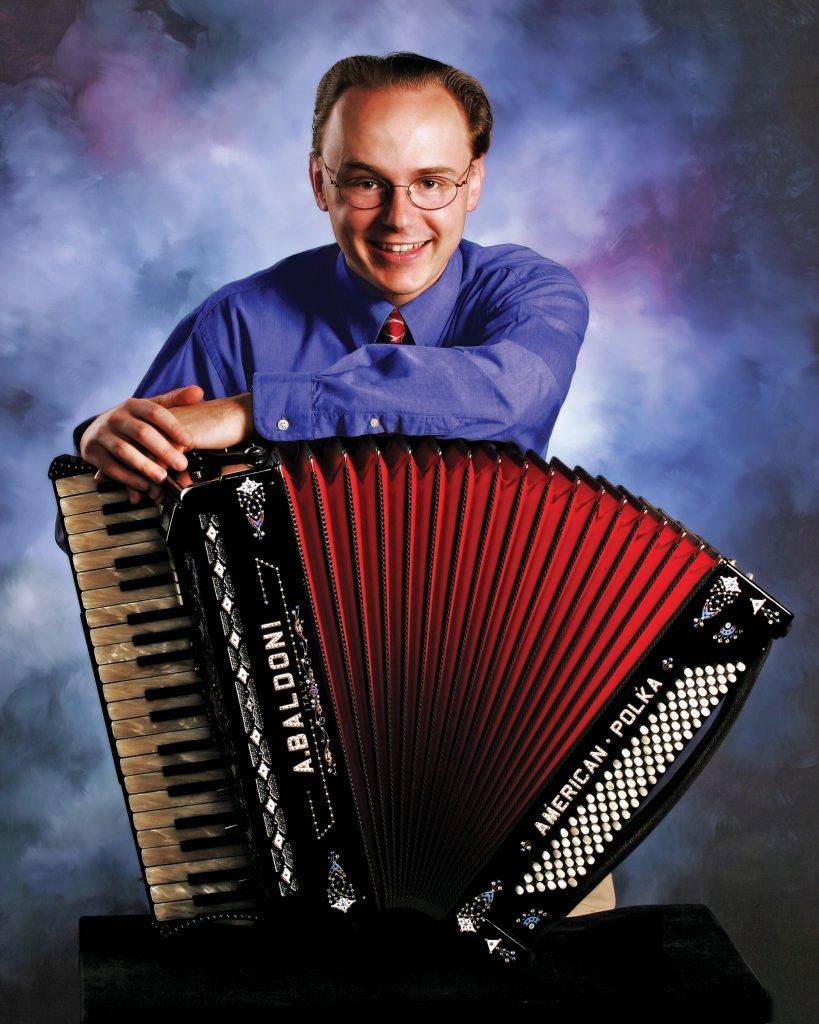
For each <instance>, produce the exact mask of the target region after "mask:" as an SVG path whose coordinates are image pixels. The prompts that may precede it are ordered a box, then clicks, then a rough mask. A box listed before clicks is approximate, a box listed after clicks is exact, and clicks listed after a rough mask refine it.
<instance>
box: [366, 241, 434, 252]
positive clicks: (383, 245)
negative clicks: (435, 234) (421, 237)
mask: <svg viewBox="0 0 819 1024" xmlns="http://www.w3.org/2000/svg"><path fill="white" fill-rule="evenodd" d="M370 241H371V244H372V245H374V246H375V247H376V248H377V249H381V250H383V251H384V252H412V251H413V250H415V249H421V248H422V247H423V246H425V245H427V243H429V242H431V241H432V239H431V238H428V239H427V240H426V241H425V242H402V243H401V244H400V245H399V244H396V245H393V244H391V243H390V242H376V241H374V240H372V239H371V240H370Z"/></svg>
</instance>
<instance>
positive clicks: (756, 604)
mask: <svg viewBox="0 0 819 1024" xmlns="http://www.w3.org/2000/svg"><path fill="white" fill-rule="evenodd" d="M751 607H752V608H753V609H754V615H756V614H757V613H758V612H760V611H761V612H762V617H763V618H764V619H765V621H766V622H767V623H768V625H769V626H777V625H779V622H780V620H781V619H782V615H781V614H780V611H779V609H778V608H774V607H773V605H770V604H768V601H767V598H764V597H752V598H751Z"/></svg>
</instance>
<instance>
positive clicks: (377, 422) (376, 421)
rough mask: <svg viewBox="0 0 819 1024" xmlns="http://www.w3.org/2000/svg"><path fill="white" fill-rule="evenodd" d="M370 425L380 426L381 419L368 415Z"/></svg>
mask: <svg viewBox="0 0 819 1024" xmlns="http://www.w3.org/2000/svg"><path fill="white" fill-rule="evenodd" d="M370 426H371V427H380V426H381V420H380V419H379V418H378V417H377V416H371V417H370Z"/></svg>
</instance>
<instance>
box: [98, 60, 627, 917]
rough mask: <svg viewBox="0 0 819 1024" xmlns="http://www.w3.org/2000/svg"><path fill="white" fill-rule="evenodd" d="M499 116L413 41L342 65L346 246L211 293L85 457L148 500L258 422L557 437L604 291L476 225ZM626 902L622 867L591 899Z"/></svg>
mask: <svg viewBox="0 0 819 1024" xmlns="http://www.w3.org/2000/svg"><path fill="white" fill-rule="evenodd" d="M491 128H492V115H491V109H490V106H489V101H488V99H487V97H486V94H485V93H484V91H483V89H482V87H481V86H480V83H478V82H477V81H476V80H475V79H474V78H472V77H471V76H469V75H466V74H464V73H463V72H461V71H458V70H457V69H454V68H451V67H448V66H447V65H444V64H441V63H439V62H437V61H433V60H429V59H427V58H424V57H420V56H418V55H416V54H400V53H399V54H390V55H389V56H387V57H385V58H380V57H366V56H359V57H350V58H347V59H345V60H342V61H339V62H338V63H337V64H335V65H334V66H333V67H332V68H331V69H330V70H329V71H328V72H327V73H326V74H325V75H324V77H323V78H322V80H321V83H320V84H319V88H318V92H317V97H316V107H315V114H314V119H313V140H312V144H313V149H312V152H311V154H310V163H309V172H310V183H311V186H312V190H313V194H314V197H315V201H316V203H317V205H318V207H319V209H320V210H322V211H324V212H326V213H328V214H329V217H330V223H331V226H332V229H333V234H334V235H335V238H336V243H337V244H335V245H327V246H322V247H320V248H318V249H314V250H311V251H308V252H303V253H298V254H296V255H294V256H290V257H288V258H287V259H284V260H282V261H281V262H280V263H277V264H276V265H275V266H273V267H271V268H269V269H268V270H264V271H261V272H259V273H257V274H254V275H253V276H251V277H249V278H246V279H244V280H242V281H238V282H234V283H232V284H229V285H227V286H226V287H224V288H222V289H220V290H219V291H217V292H216V293H215V294H214V295H212V296H210V297H209V298H208V299H206V300H205V301H204V302H203V303H202V304H201V305H200V306H198V307H197V308H196V309H195V310H194V311H193V312H192V313H190V314H189V315H188V316H187V317H185V318H184V319H183V320H182V321H181V323H180V324H179V325H178V326H177V328H176V329H175V330H174V332H173V333H172V334H171V336H170V338H169V339H168V341H167V342H166V344H165V345H164V347H163V348H162V350H161V352H160V353H159V355H158V356H157V358H156V359H155V360H154V363H153V365H152V366H151V368H150V369H149V371H148V373H147V375H146V376H145V378H144V380H143V381H142V383H141V384H140V386H139V388H138V389H137V392H136V395H135V397H134V398H131V399H128V400H127V401H125V402H123V403H122V404H120V405H118V406H115V407H114V408H113V409H110V410H108V411H107V412H105V413H103V414H102V415H100V416H98V417H96V418H95V419H94V420H93V421H92V422H91V423H90V425H88V424H83V425H82V428H83V429H80V428H78V433H79V434H81V439H79V447H80V451H81V454H82V456H83V458H85V459H86V460H87V461H88V462H90V463H92V464H93V465H95V466H97V467H99V470H100V472H101V473H103V474H105V475H107V476H108V477H110V478H113V479H116V480H119V481H121V482H122V483H123V484H125V485H126V487H127V488H128V489H129V494H130V496H131V498H132V500H133V501H137V500H139V497H140V492H146V491H147V492H148V493H149V494H150V495H151V496H153V497H156V496H158V494H159V490H160V488H161V485H162V483H163V481H164V480H165V477H166V475H167V472H168V470H173V471H175V472H184V470H185V468H186V464H187V460H186V459H185V455H184V452H185V451H187V450H190V449H191V448H194V447H196V448H222V447H228V446H230V445H234V444H238V443H239V442H241V441H242V440H244V439H246V438H248V437H249V436H250V435H251V433H252V432H253V431H254V428H255V431H256V433H257V434H259V435H260V436H261V437H263V438H266V439H268V440H270V441H294V440H300V439H310V438H317V437H326V436H333V435H346V436H353V435H361V434H367V433H376V434H380V433H385V432H400V433H404V434H410V435H412V434H431V435H435V436H438V437H442V438H446V437H461V438H466V439H482V440H504V441H514V442H516V443H517V444H518V445H519V446H520V448H521V449H522V450H524V451H525V450H526V449H528V448H532V449H534V450H535V451H537V452H538V453H541V454H545V451H546V445H547V443H548V439H549V435H550V433H551V430H552V427H553V425H554V421H555V418H556V416H557V413H558V410H559V409H560V406H561V405H562V403H563V401H564V399H565V397H566V393H567V390H568V387H569V382H570V380H571V376H572V373H573V371H574V366H575V360H576V357H577V352H578V349H579V347H580V344H581V342H582V340H583V335H584V333H585V329H586V324H587V320H588V306H587V303H586V298H585V295H584V293H583V291H582V289H581V288H580V286H579V285H578V283H577V281H576V280H575V279H574V278H573V277H572V275H571V274H570V273H569V272H568V271H567V270H565V269H564V268H563V267H560V266H559V265H558V264H556V263H554V262H552V261H551V260H547V259H544V258H543V257H541V256H539V255H538V254H537V253H535V252H533V251H532V250H531V249H528V248H525V247H523V246H519V245H498V246H491V247H488V248H484V247H481V246H479V245H476V244H474V243H472V242H469V241H467V240H466V239H464V238H463V230H464V224H465V221H466V215H467V213H469V212H471V211H473V210H474V209H475V208H476V207H477V205H478V201H479V199H480V195H481V191H482V188H483V182H484V174H485V166H484V162H485V156H486V152H487V151H488V149H489V144H490V136H491ZM278 187H280V188H282V189H283V191H284V192H285V193H288V192H289V190H290V187H289V185H288V183H286V182H279V183H278ZM610 906H613V888H612V886H611V882H610V879H607V880H606V882H605V883H603V885H601V886H600V887H599V889H598V890H595V893H593V894H592V895H591V896H590V897H589V899H588V901H584V904H581V905H580V907H578V908H577V911H576V912H583V910H582V909H581V908H584V907H585V909H586V910H591V909H607V908H608V907H610Z"/></svg>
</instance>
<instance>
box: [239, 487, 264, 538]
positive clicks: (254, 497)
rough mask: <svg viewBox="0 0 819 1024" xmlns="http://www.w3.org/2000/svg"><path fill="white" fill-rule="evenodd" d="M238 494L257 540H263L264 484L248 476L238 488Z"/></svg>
mask: <svg viewBox="0 0 819 1024" xmlns="http://www.w3.org/2000/svg"><path fill="white" fill-rule="evenodd" d="M236 496H237V498H238V499H239V506H240V508H241V509H242V511H243V512H244V514H245V518H246V519H247V521H248V523H249V524H250V528H251V530H253V535H254V536H255V538H256V540H261V539H262V537H264V530H263V529H262V526H263V525H264V486H263V485H262V484H261V483H259V481H258V480H251V479H250V478H249V477H247V478H246V479H244V480H243V481H242V483H241V484H239V486H238V487H237V488H236Z"/></svg>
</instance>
